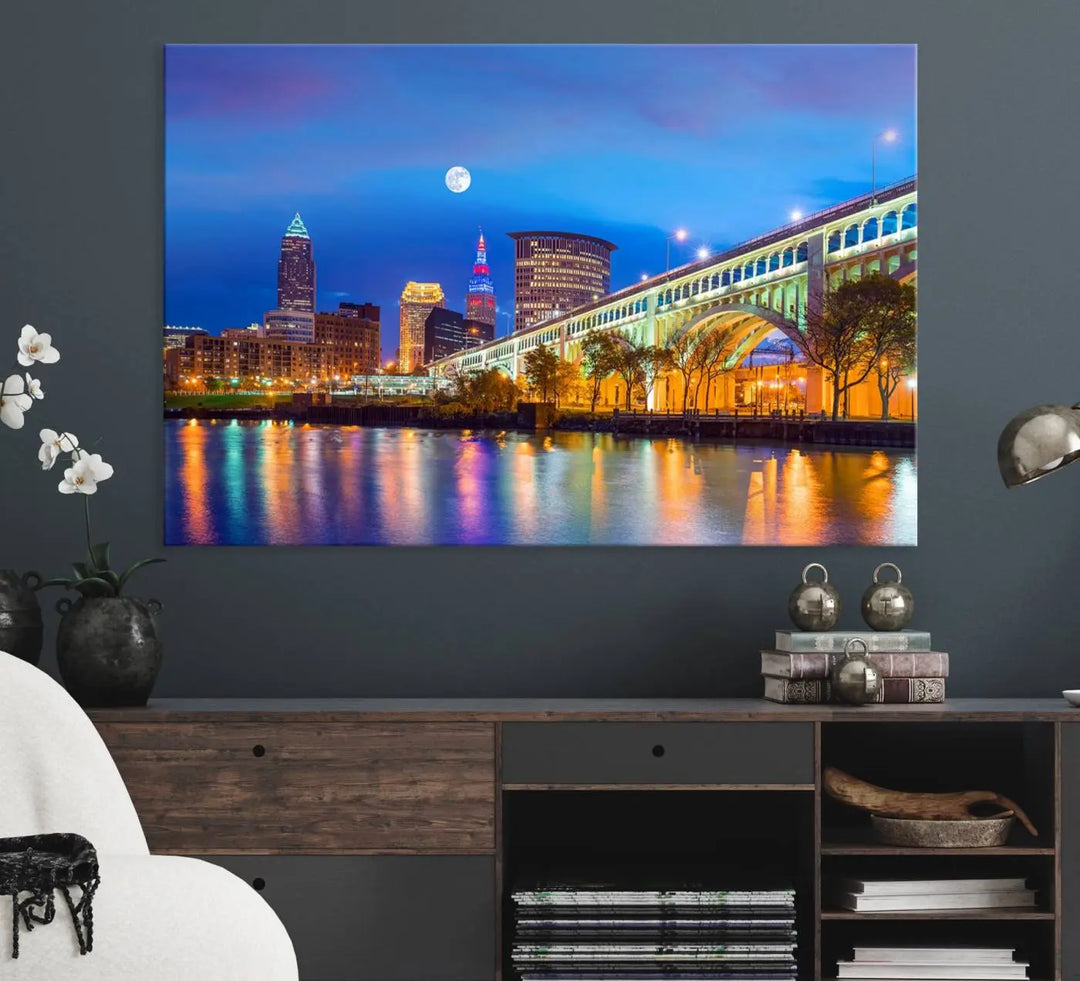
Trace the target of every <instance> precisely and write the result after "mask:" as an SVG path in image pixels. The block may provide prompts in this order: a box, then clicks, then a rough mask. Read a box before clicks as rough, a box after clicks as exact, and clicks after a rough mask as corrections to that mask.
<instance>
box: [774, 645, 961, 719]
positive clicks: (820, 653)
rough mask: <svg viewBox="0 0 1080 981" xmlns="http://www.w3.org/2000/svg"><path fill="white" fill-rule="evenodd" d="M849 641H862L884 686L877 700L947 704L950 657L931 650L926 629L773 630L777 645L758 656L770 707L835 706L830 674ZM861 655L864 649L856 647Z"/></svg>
mask: <svg viewBox="0 0 1080 981" xmlns="http://www.w3.org/2000/svg"><path fill="white" fill-rule="evenodd" d="M851 640H861V641H864V642H865V643H866V646H867V648H868V649H869V652H870V653H869V657H870V660H871V661H873V662H874V664H876V665H877V667H878V668H879V670H880V671H881V674H882V677H883V681H884V684H883V685H882V689H881V692H880V693H879V695H878V697H877V698H876V699H875V701H878V702H888V703H890V704H914V703H919V702H921V703H936V702H944V701H945V679H946V678H948V676H949V655H948V654H946V653H944V652H943V651H935V650H932V649H931V647H930V634H929V633H927V632H926V631H924V630H896V631H879V630H852V631H843V630H833V631H822V632H814V631H799V630H778V631H776V646H775V648H773V649H772V650H764V651H762V652H761V674H762V676H763V677H764V679H765V697H766V698H767V699H769V701H772V702H788V703H792V704H802V705H818V704H823V703H826V702H833V701H836V699H835V698H834V696H833V692H832V685H831V683H830V682H829V672H830V671H831V670H832V667H833V665H834V664H836V662H837V661H839V660H841V659H842V658H843V656H844V649H845V647H847V644H848V642H849V641H851ZM858 652H859V653H860V654H861V653H862V648H861V647H859V648H858Z"/></svg>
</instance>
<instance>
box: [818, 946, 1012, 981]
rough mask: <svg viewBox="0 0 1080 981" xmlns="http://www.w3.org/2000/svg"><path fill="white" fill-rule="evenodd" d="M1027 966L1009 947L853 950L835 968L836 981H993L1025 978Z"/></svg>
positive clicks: (873, 948)
mask: <svg viewBox="0 0 1080 981" xmlns="http://www.w3.org/2000/svg"><path fill="white" fill-rule="evenodd" d="M1029 966H1030V965H1029V964H1028V962H1027V961H1020V960H1017V959H1016V950H1015V949H1013V948H1011V947H856V948H855V956H854V957H853V958H852V959H851V960H849V961H840V962H839V963H838V964H837V965H836V968H837V977H839V978H889V979H890V981H907V979H909V978H910V979H919V981H926V979H932V981H995V979H998V978H1002V979H1008V978H1016V979H1020V978H1026V977H1027V976H1028V967H1029Z"/></svg>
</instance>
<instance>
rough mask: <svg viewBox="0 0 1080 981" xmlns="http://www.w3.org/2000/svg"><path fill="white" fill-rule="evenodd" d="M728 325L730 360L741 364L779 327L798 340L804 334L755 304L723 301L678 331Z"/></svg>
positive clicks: (696, 316) (697, 315) (701, 313)
mask: <svg viewBox="0 0 1080 981" xmlns="http://www.w3.org/2000/svg"><path fill="white" fill-rule="evenodd" d="M712 326H725V327H727V328H728V331H729V333H728V337H727V346H730V348H731V354H730V355H729V360H730V361H731V362H732V364H733V365H736V366H737V365H739V364H741V363H742V361H743V359H744V358H745V357H746V356H747V355H748V354H749V353H750V352H751V351H752V350H753V349H754V348H755V347H757V346H758V344H760V343H761V341H762V340H763V339H764V337H765V335H766V334H769V333H771V332H772V331H773V330H775V329H779V330H781V331H783V333H784V334H785V335H786V336H787V337H789V338H791V339H792V340H793V341H795V342H796V343H798V342H799V340H801V338H802V335H801V334H800V333H799V328H798V327H797V326H796V325H795V324H794V323H793V322H792V321H790V320H788V319H786V318H785V317H784V316H783V315H781V314H779V313H777V312H776V311H775V310H769V309H768V308H767V307H761V306H758V305H757V304H755V303H721V304H718V305H716V306H714V307H710V308H709V309H708V310H703V311H701V312H700V313H698V314H696V315H694V316H693V317H691V318H690V319H689V320H687V321H686V322H685V323H684V324H682V325H681V326H680V327H677V328H675V329H677V330H686V331H697V330H703V329H705V328H706V327H712Z"/></svg>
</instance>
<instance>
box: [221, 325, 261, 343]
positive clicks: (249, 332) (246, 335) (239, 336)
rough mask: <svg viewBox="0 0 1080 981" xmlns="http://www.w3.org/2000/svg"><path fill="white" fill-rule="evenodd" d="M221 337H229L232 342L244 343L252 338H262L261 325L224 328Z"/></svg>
mask: <svg viewBox="0 0 1080 981" xmlns="http://www.w3.org/2000/svg"><path fill="white" fill-rule="evenodd" d="M221 336H222V337H230V338H232V339H233V340H234V341H246V340H250V339H251V338H252V337H262V336H263V326H262V324H252V325H251V326H250V327H226V328H225V329H224V330H223V331H222V332H221Z"/></svg>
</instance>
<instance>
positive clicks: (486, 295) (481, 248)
mask: <svg viewBox="0 0 1080 981" xmlns="http://www.w3.org/2000/svg"><path fill="white" fill-rule="evenodd" d="M465 319H466V320H475V321H477V322H478V323H481V324H489V325H491V327H492V328H494V326H495V283H494V281H493V280H492V278H491V268H490V267H489V266H488V259H487V243H486V242H485V241H484V230H483V229H482V228H481V229H480V238H479V240H478V241H477V243H476V261H475V262H474V263H473V271H472V276H470V277H469V291H468V292H467V293H466V294H465Z"/></svg>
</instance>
